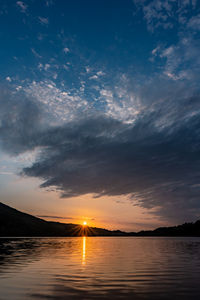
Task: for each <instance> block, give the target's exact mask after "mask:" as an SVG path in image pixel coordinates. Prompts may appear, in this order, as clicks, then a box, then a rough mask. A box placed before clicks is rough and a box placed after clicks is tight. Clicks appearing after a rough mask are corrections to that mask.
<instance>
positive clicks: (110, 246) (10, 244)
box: [0, 237, 200, 300]
mask: <svg viewBox="0 0 200 300" xmlns="http://www.w3.org/2000/svg"><path fill="white" fill-rule="evenodd" d="M0 299H1V300H10V299H11V300H18V299H19V300H23V299H113V300H114V299H133V300H134V299H135V300H140V299H153V300H156V299H159V300H160V299H170V300H174V299H188V300H191V299H195V300H197V299H200V238H142V237H141V238H139V237H138V238H137V237H78V238H15V239H14V238H13V239H10V238H9V239H5V238H1V239H0Z"/></svg>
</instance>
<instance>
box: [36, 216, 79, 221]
mask: <svg viewBox="0 0 200 300" xmlns="http://www.w3.org/2000/svg"><path fill="white" fill-rule="evenodd" d="M37 217H39V218H51V219H61V220H65V219H69V220H71V219H75V218H72V217H60V216H41V215H39V216H37Z"/></svg>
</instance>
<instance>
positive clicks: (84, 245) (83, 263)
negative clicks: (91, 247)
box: [82, 236, 86, 265]
mask: <svg viewBox="0 0 200 300" xmlns="http://www.w3.org/2000/svg"><path fill="white" fill-rule="evenodd" d="M85 264H86V237H85V236H83V249H82V265H85Z"/></svg>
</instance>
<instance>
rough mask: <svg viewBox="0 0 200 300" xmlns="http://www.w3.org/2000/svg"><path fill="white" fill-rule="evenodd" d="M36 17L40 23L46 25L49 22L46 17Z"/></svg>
mask: <svg viewBox="0 0 200 300" xmlns="http://www.w3.org/2000/svg"><path fill="white" fill-rule="evenodd" d="M38 19H39V22H40V23H41V24H42V25H48V24H49V19H48V18H44V17H38Z"/></svg>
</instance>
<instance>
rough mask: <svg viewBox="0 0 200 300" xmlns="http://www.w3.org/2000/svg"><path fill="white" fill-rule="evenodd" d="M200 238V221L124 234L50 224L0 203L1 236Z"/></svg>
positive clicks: (62, 224)
mask: <svg viewBox="0 0 200 300" xmlns="http://www.w3.org/2000/svg"><path fill="white" fill-rule="evenodd" d="M83 235H88V236H200V220H199V221H197V222H195V223H185V224H183V225H178V226H173V227H160V228H157V229H155V230H152V231H140V232H137V233H135V232H129V233H127V232H123V231H120V230H115V231H110V230H107V229H103V228H96V227H86V228H83V226H81V225H77V224H65V223H59V222H49V221H45V220H42V219H40V218H36V217H34V216H31V215H29V214H26V213H22V212H20V211H18V210H16V209H14V208H12V207H10V206H7V205H5V204H3V203H1V202H0V236H1V237H5V236H7V237H9V236H13V237H14V236H83Z"/></svg>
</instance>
